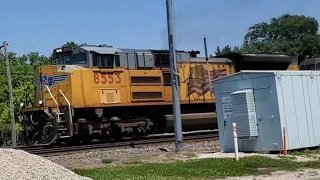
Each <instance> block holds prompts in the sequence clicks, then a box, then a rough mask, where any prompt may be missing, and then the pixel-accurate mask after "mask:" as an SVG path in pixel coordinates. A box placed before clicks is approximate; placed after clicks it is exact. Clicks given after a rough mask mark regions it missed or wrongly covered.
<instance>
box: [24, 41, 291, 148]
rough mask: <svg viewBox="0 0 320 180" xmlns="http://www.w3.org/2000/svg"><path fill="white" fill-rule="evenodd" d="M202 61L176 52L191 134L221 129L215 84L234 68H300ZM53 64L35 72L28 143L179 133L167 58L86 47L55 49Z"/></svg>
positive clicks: (287, 63)
mask: <svg viewBox="0 0 320 180" xmlns="http://www.w3.org/2000/svg"><path fill="white" fill-rule="evenodd" d="M197 54H199V52H198V51H189V52H186V51H177V66H178V71H179V84H180V89H179V95H180V103H181V113H182V124H183V130H185V131H186V130H196V129H197V128H200V129H214V128H217V125H216V120H215V117H216V116H215V104H214V103H215V99H214V92H213V87H212V83H211V82H210V81H212V80H213V79H216V78H219V77H223V76H227V75H230V74H233V73H235V70H236V71H239V68H238V69H237V67H235V66H238V67H240V68H241V69H246V64H247V67H249V68H251V69H252V68H253V69H264V68H266V65H265V64H270V62H273V60H274V59H276V61H274V62H273V63H272V64H273V65H278V66H277V68H278V69H279V68H280V69H297V66H296V65H295V64H293V63H292V60H291V58H290V57H288V56H278V55H276V56H272V57H271V56H270V57H269V56H261V57H262V59H263V60H261V58H259V57H260V56H255V57H256V60H252V56H251V55H246V57H248V58H249V61H248V62H247V63H244V60H243V57H245V55H242V56H241V57H242V59H239V58H238V57H237V56H230V57H219V58H209V59H208V61H206V59H205V58H200V57H197ZM51 60H52V65H50V66H44V67H41V68H39V69H37V71H36V74H35V76H36V77H35V82H34V88H35V95H34V96H35V98H34V99H35V100H34V107H32V108H26V109H23V110H22V112H23V117H24V118H23V123H22V124H23V127H24V128H23V129H24V131H23V140H24V141H25V142H26V144H28V145H30V146H32V145H36V144H40V145H51V144H56V143H61V142H68V143H78V142H83V143H89V142H91V141H92V139H99V140H101V141H110V140H120V139H122V138H123V137H132V138H141V137H143V136H146V135H148V134H152V133H157V132H167V131H173V128H172V126H173V116H172V94H171V93H172V91H171V77H170V76H171V75H170V68H169V67H170V66H169V54H168V51H166V50H147V49H118V48H114V47H112V46H107V45H99V46H90V45H85V46H79V47H75V48H57V49H55V50H54V51H53V55H52V59H51ZM252 63H253V64H252ZM255 63H256V64H255ZM257 63H258V65H257ZM280 64H281V65H280ZM253 66H254V67H253ZM280 66H281V67H280ZM268 67H270V66H268ZM241 69H240V70H241ZM271 69H272V68H271Z"/></svg>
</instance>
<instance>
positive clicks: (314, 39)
mask: <svg viewBox="0 0 320 180" xmlns="http://www.w3.org/2000/svg"><path fill="white" fill-rule="evenodd" d="M319 51H320V36H319V34H318V22H317V20H316V19H315V18H313V17H306V16H304V15H290V14H284V15H282V16H280V17H276V18H272V19H271V20H270V22H261V23H258V24H254V25H252V26H250V27H249V30H248V33H247V34H246V35H245V37H244V44H243V46H242V47H241V52H248V53H258V52H264V53H284V54H287V55H292V56H297V55H302V56H304V57H305V58H308V57H312V56H314V55H316V54H318V53H319Z"/></svg>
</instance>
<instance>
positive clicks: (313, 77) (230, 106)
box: [213, 71, 320, 152]
mask: <svg viewBox="0 0 320 180" xmlns="http://www.w3.org/2000/svg"><path fill="white" fill-rule="evenodd" d="M213 83H214V92H215V97H216V109H217V117H218V127H219V138H220V148H221V151H222V152H234V143H233V131H232V123H233V122H235V123H236V124H237V133H238V145H239V151H240V152H270V151H282V150H283V128H285V129H286V138H287V150H293V149H300V148H307V147H315V146H319V144H320V130H319V128H320V72H319V71H241V72H239V73H236V74H233V75H230V76H228V77H224V78H221V79H217V80H215V81H213Z"/></svg>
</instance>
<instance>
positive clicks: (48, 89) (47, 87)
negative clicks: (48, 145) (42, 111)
mask: <svg viewBox="0 0 320 180" xmlns="http://www.w3.org/2000/svg"><path fill="white" fill-rule="evenodd" d="M42 86H43V87H45V88H46V89H47V91H48V92H49V94H50V96H51V98H52V99H53V101H54V102H55V103H56V105H57V112H58V113H56V114H57V116H58V123H60V117H59V115H60V114H59V113H60V109H59V104H58V102H57V100H56V99H55V98H54V96H53V95H52V93H51V91H50V88H49V86H47V85H42Z"/></svg>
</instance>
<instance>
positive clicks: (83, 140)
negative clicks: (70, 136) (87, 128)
mask: <svg viewBox="0 0 320 180" xmlns="http://www.w3.org/2000/svg"><path fill="white" fill-rule="evenodd" d="M91 142H92V137H91V136H89V135H88V136H86V137H83V138H82V143H83V144H90V143H91Z"/></svg>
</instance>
